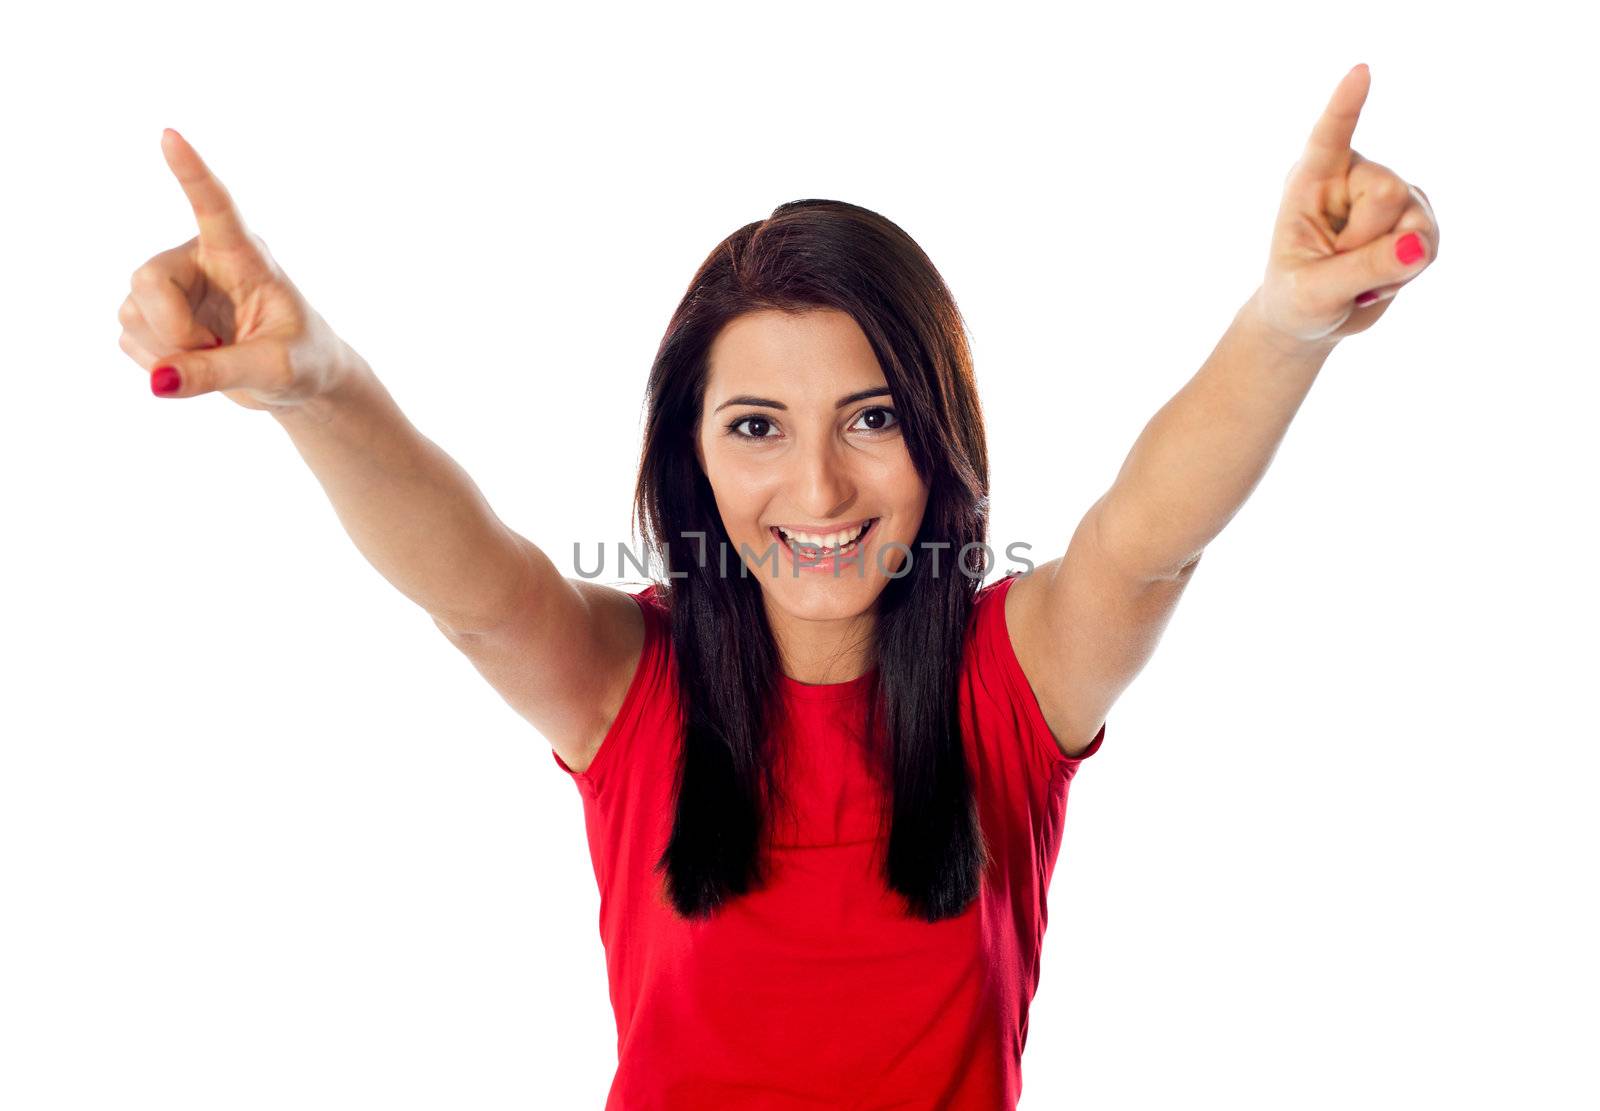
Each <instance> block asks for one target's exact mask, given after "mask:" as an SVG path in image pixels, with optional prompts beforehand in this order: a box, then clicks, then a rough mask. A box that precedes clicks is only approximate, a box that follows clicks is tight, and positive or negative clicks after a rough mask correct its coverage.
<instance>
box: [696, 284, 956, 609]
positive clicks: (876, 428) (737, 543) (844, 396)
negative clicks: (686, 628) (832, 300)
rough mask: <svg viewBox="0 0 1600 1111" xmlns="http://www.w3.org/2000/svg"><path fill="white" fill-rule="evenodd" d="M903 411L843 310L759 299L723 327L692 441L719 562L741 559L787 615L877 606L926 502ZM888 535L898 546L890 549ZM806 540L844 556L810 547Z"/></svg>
mask: <svg viewBox="0 0 1600 1111" xmlns="http://www.w3.org/2000/svg"><path fill="white" fill-rule="evenodd" d="M898 420H899V417H898V415H897V414H896V412H895V400H894V398H893V397H892V396H890V394H889V387H888V379H887V378H886V377H885V376H884V373H883V369H882V368H881V367H880V366H879V365H878V360H877V357H876V356H875V355H874V354H873V352H872V346H871V344H870V343H868V341H867V337H866V335H865V334H864V333H863V332H862V331H861V328H860V326H859V325H857V324H856V322H855V320H854V319H853V318H852V317H851V316H850V315H849V314H848V313H844V312H840V311H838V310H835V309H818V310H813V311H808V312H805V313H802V314H798V315H794V314H788V313H782V312H777V311H773V310H765V311H760V312H752V313H746V314H745V315H743V316H739V317H736V318H735V319H734V320H732V321H731V322H730V323H729V324H728V325H727V326H726V327H724V328H723V330H722V331H721V332H720V333H719V334H718V336H717V338H716V340H715V342H714V343H713V344H712V345H711V352H710V377H709V379H708V380H707V383H706V395H705V404H704V408H703V409H702V411H701V414H700V425H699V428H698V430H697V434H696V450H697V454H698V455H699V458H700V466H701V468H702V469H703V470H704V471H705V475H706V478H707V480H708V481H709V482H710V484H711V489H712V491H713V492H714V493H715V494H716V498H717V510H718V512H719V513H720V514H721V516H722V525H723V527H724V528H725V529H727V532H728V536H729V537H730V538H731V540H732V547H731V548H730V550H729V552H728V557H727V567H728V572H727V573H728V574H729V575H738V574H740V569H739V565H740V561H741V559H742V561H743V562H744V564H745V565H746V566H747V567H748V568H749V574H750V575H751V576H752V577H754V578H755V579H756V580H757V581H759V582H760V583H761V587H762V589H763V590H764V591H765V592H766V597H767V601H768V603H769V605H770V604H772V603H776V604H777V605H779V606H780V607H781V608H782V609H784V610H786V611H787V612H788V613H789V614H791V615H793V616H795V617H799V618H805V619H810V620H828V619H833V618H848V617H855V616H857V615H859V614H861V613H863V612H865V611H866V610H868V609H871V608H872V607H873V605H874V603H875V602H876V601H877V597H878V594H879V592H881V591H882V590H883V588H884V587H885V586H886V585H887V584H888V582H889V580H890V577H891V575H892V574H893V573H894V572H895V571H896V570H897V569H898V568H899V567H900V566H901V565H902V564H903V562H904V561H905V558H906V549H907V548H910V547H911V545H912V543H913V541H914V540H915V538H916V535H917V529H918V528H919V527H920V525H921V524H922V514H923V510H924V509H925V508H926V507H927V503H928V488H927V484H926V483H924V482H923V480H922V478H921V476H920V475H918V474H917V471H916V468H915V467H914V466H912V463H911V456H910V454H909V453H908V452H907V451H906V444H905V440H904V439H903V437H902V435H901V429H900V426H899V424H898ZM863 524H867V525H868V528H867V531H866V533H865V534H864V535H862V536H861V537H860V539H859V540H857V541H855V542H854V544H853V546H850V542H851V538H852V537H854V536H856V534H857V533H859V532H860V526H861V525H863ZM778 530H782V531H781V532H780V531H778ZM785 534H787V537H786V535H785ZM841 534H842V535H841ZM791 538H792V539H791ZM892 541H898V542H899V543H900V544H903V545H905V548H888V549H887V550H885V547H884V546H885V545H887V544H889V543H890V542H892ZM811 543H821V544H829V545H832V546H833V547H834V548H835V549H839V554H838V558H837V559H828V558H826V554H825V553H823V556H822V558H821V559H820V560H818V559H808V558H807V557H808V555H814V554H816V552H815V550H814V549H812V548H810V547H808V544H811ZM796 545H798V547H799V549H800V550H799V551H798V552H796V551H795V550H794V547H795V546H796ZM697 554H698V553H697ZM941 554H943V553H941ZM797 555H798V557H799V559H798V560H797V559H796V556H797ZM717 558H718V553H717V552H716V551H715V548H714V546H713V545H711V542H710V540H709V538H708V540H707V547H706V560H707V562H708V563H709V564H710V565H711V566H713V567H716V566H718V564H717V562H716V561H717Z"/></svg>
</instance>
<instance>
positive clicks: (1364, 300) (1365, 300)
mask: <svg viewBox="0 0 1600 1111" xmlns="http://www.w3.org/2000/svg"><path fill="white" fill-rule="evenodd" d="M1377 299H1378V291H1377V290H1375V289H1369V290H1367V291H1366V292H1365V293H1363V294H1362V295H1361V296H1360V297H1357V298H1356V304H1357V305H1370V304H1372V302H1374V301H1376V300H1377Z"/></svg>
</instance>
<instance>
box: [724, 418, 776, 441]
mask: <svg viewBox="0 0 1600 1111" xmlns="http://www.w3.org/2000/svg"><path fill="white" fill-rule="evenodd" d="M741 424H748V425H750V426H752V428H755V429H760V430H761V431H752V432H741V431H739V426H740V425H741ZM771 429H772V422H771V421H770V420H768V419H767V418H766V417H740V418H739V419H738V420H736V421H734V422H733V423H731V424H729V425H728V431H730V432H732V433H733V434H734V435H736V436H743V437H744V438H745V439H747V440H767V439H771V437H770V436H768V435H767V433H768V432H769V431H770V430H771Z"/></svg>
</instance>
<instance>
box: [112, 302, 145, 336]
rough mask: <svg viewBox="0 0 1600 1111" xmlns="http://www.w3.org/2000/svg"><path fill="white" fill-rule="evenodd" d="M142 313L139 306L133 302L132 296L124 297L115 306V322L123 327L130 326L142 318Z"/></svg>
mask: <svg viewBox="0 0 1600 1111" xmlns="http://www.w3.org/2000/svg"><path fill="white" fill-rule="evenodd" d="M143 317H144V314H143V313H141V312H140V311H139V306H138V305H136V304H134V301H133V298H132V297H124V298H123V299H122V304H120V305H118V306H117V323H118V324H121V325H122V326H123V327H124V328H131V327H133V326H134V325H135V324H137V323H139V321H140V320H141V319H143Z"/></svg>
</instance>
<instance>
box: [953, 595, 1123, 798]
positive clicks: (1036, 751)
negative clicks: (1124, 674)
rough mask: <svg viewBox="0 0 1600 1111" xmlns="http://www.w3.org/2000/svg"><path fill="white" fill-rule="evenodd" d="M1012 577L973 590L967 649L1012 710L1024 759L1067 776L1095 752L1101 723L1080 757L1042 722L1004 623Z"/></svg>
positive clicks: (1100, 737)
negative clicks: (1025, 752)
mask: <svg viewBox="0 0 1600 1111" xmlns="http://www.w3.org/2000/svg"><path fill="white" fill-rule="evenodd" d="M1017 578H1018V576H1017V575H1015V574H1011V575H1007V576H1006V577H1005V578H1002V579H999V580H997V581H995V582H993V583H990V584H989V585H988V586H986V587H984V588H983V589H981V590H980V591H979V592H978V599H977V603H976V606H975V608H974V613H973V642H972V650H973V651H975V652H976V653H977V666H978V668H979V669H980V670H981V671H984V672H987V673H990V675H991V676H992V678H990V679H989V680H988V685H989V686H990V687H991V688H996V687H997V688H998V690H999V692H1001V694H1002V695H1003V698H1004V700H1005V702H1006V703H1008V704H1009V705H1010V707H1011V708H1012V712H1013V714H1014V715H1015V718H1016V722H1015V728H1016V729H1017V731H1018V732H1020V733H1021V734H1022V741H1023V743H1024V744H1025V745H1026V746H1027V747H1028V750H1029V751H1028V758H1029V760H1030V761H1032V762H1033V763H1034V764H1035V766H1036V767H1037V768H1038V769H1039V770H1040V771H1041V772H1050V771H1054V770H1055V769H1057V768H1058V767H1059V768H1061V769H1062V770H1064V771H1066V772H1067V773H1068V774H1069V775H1070V774H1071V773H1072V772H1075V771H1076V770H1077V768H1078V765H1079V764H1081V763H1082V762H1083V761H1085V760H1087V759H1088V758H1089V757H1091V756H1093V755H1094V754H1095V753H1096V752H1099V751H1100V745H1101V744H1102V743H1103V742H1104V741H1105V736H1106V727H1105V724H1104V723H1101V726H1100V730H1099V732H1097V733H1096V734H1095V736H1094V740H1093V741H1091V742H1090V744H1089V747H1088V748H1087V749H1086V750H1084V752H1083V754H1082V755H1081V756H1068V755H1066V753H1064V752H1062V751H1061V746H1060V744H1058V743H1057V741H1056V738H1055V734H1053V733H1052V732H1051V731H1050V726H1049V724H1048V723H1047V722H1046V721H1045V717H1044V711H1043V710H1041V709H1040V708H1039V699H1038V696H1037V695H1035V694H1034V692H1033V686H1032V685H1031V684H1030V683H1029V682H1028V676H1027V674H1026V673H1025V672H1024V671H1023V670H1022V663H1021V661H1020V660H1018V659H1017V652H1016V648H1015V647H1014V646H1013V644H1012V642H1011V632H1010V628H1009V626H1008V625H1007V624H1006V606H1005V601H1006V594H1007V593H1008V592H1009V591H1010V589H1011V584H1012V583H1014V582H1015V581H1016V580H1017Z"/></svg>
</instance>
